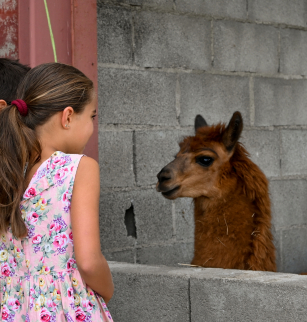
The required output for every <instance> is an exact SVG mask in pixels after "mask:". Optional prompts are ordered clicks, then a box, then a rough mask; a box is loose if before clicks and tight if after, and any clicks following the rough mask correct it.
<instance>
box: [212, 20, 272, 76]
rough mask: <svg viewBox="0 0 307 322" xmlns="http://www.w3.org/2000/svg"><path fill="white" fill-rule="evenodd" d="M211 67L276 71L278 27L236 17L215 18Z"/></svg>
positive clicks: (263, 71) (260, 71)
mask: <svg viewBox="0 0 307 322" xmlns="http://www.w3.org/2000/svg"><path fill="white" fill-rule="evenodd" d="M214 67H215V68H217V69H220V70H226V71H248V72H259V73H266V74H268V73H277V70H278V29H277V28H274V27H271V26H264V25H256V24H250V23H241V22H236V21H222V20H221V21H216V22H215V23H214Z"/></svg>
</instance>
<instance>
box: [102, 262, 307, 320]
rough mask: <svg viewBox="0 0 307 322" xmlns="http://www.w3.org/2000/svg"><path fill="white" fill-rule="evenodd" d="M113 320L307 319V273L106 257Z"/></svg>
mask: <svg viewBox="0 0 307 322" xmlns="http://www.w3.org/2000/svg"><path fill="white" fill-rule="evenodd" d="M109 265H110V268H111V271H112V275H113V279H114V284H115V293H114V297H113V298H112V300H111V301H110V303H109V305H108V306H109V309H110V311H111V314H112V315H113V318H114V320H115V321H116V322H121V321H125V322H129V321H131V322H132V321H142V322H147V321H148V322H149V321H168V322H169V321H174V322H175V321H176V322H180V321H187V322H196V321H197V322H198V321H211V322H212V321H219V322H221V321H287V322H288V321H307V306H306V300H307V276H302V275H296V274H289V273H272V272H260V271H241V270H225V269H214V268H191V267H188V268H185V267H178V268H176V267H167V266H148V265H138V264H128V263H118V262H109Z"/></svg>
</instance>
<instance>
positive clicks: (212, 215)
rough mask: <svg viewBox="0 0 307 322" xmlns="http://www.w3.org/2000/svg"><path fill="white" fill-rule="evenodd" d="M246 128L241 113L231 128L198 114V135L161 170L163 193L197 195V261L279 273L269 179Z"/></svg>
mask: <svg viewBox="0 0 307 322" xmlns="http://www.w3.org/2000/svg"><path fill="white" fill-rule="evenodd" d="M242 129H243V120H242V116H241V114H240V113H239V112H235V113H234V114H233V116H232V118H231V120H230V122H229V124H228V126H227V127H226V125H225V124H217V125H213V126H208V125H207V123H206V121H205V120H204V119H203V117H202V116H200V115H197V116H196V118H195V136H190V137H186V138H185V139H184V140H183V141H182V142H181V143H180V151H179V152H178V154H177V155H176V158H175V160H173V161H172V162H171V163H169V164H168V165H166V166H165V167H164V168H163V169H162V170H161V171H160V173H159V174H158V180H159V182H158V183H157V191H159V192H162V195H163V196H164V197H165V198H167V199H176V198H179V197H190V198H193V199H194V219H195V242H194V258H193V260H192V264H194V265H198V266H203V267H220V268H232V269H245V270H249V269H250V270H259V271H273V272H275V271H276V264H275V248H274V245H273V242H272V240H273V237H272V234H271V231H270V228H271V210H270V198H269V193H268V181H267V179H266V177H265V175H264V174H263V172H262V171H261V170H260V169H259V168H258V166H257V165H256V164H254V163H253V162H252V161H251V160H250V159H249V157H248V153H247V151H246V150H245V148H244V147H243V145H242V144H241V143H240V142H238V139H239V137H240V134H241V132H242Z"/></svg>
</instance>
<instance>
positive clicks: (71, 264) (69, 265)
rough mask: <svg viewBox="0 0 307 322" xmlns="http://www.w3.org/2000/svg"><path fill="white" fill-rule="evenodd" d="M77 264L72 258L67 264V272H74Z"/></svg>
mask: <svg viewBox="0 0 307 322" xmlns="http://www.w3.org/2000/svg"><path fill="white" fill-rule="evenodd" d="M75 263H76V261H75V260H74V259H73V258H70V259H69V260H68V261H67V263H66V269H67V270H69V271H70V270H73V269H74V268H73V265H74V264H75Z"/></svg>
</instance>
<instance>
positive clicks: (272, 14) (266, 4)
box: [248, 0, 306, 27]
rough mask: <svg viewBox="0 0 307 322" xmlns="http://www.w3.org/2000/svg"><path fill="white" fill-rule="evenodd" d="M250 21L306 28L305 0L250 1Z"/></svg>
mask: <svg viewBox="0 0 307 322" xmlns="http://www.w3.org/2000/svg"><path fill="white" fill-rule="evenodd" d="M248 16H249V18H250V19H254V20H256V21H263V22H276V23H282V24H289V25H296V26H302V27H306V1H305V0H291V1H289V0H270V1H267V0H257V1H248Z"/></svg>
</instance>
